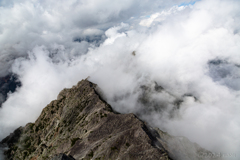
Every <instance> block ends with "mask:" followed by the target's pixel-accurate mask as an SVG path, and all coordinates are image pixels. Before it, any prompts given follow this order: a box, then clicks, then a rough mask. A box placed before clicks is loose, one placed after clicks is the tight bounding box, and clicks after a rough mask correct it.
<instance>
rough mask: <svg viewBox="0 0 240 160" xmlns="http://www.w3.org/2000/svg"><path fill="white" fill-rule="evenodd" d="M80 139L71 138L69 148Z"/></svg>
mask: <svg viewBox="0 0 240 160" xmlns="http://www.w3.org/2000/svg"><path fill="white" fill-rule="evenodd" d="M79 139H80V138H73V139H71V142H72V143H71V147H72V146H74V145H75V143H76V142H77V140H79Z"/></svg>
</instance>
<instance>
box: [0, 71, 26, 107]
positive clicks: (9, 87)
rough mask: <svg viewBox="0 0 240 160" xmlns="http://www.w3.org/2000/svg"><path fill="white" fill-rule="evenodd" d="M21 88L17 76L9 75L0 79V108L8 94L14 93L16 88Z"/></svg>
mask: <svg viewBox="0 0 240 160" xmlns="http://www.w3.org/2000/svg"><path fill="white" fill-rule="evenodd" d="M20 86H21V82H20V81H19V80H18V77H17V75H15V74H9V75H7V76H5V77H0V107H1V105H2V103H3V102H5V101H6V99H7V94H8V93H9V92H15V91H16V88H17V87H20Z"/></svg>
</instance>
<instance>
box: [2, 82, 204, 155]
mask: <svg viewBox="0 0 240 160" xmlns="http://www.w3.org/2000/svg"><path fill="white" fill-rule="evenodd" d="M97 90H98V88H97V85H96V84H93V83H91V82H89V81H87V80H82V81H80V82H79V83H78V84H77V85H76V86H73V87H72V88H71V89H64V90H62V91H61V92H60V93H59V95H58V97H57V100H54V101H52V102H51V103H50V104H49V105H47V106H46V107H45V108H44V109H43V110H42V113H41V115H40V116H39V118H38V119H37V120H36V121H35V123H28V124H27V125H26V126H25V127H20V128H18V129H17V130H16V131H14V133H12V134H11V135H9V136H8V137H6V138H5V139H4V140H3V141H2V142H1V143H2V144H3V143H5V144H7V145H8V147H9V149H8V150H7V151H6V152H5V154H6V155H7V157H8V159H11V160H12V159H13V160H25V159H26V160H51V159H52V160H73V159H75V160H80V159H113V160H115V159H123V160H127V159H136V160H140V159H142V160H147V159H149V160H150V159H156V160H157V159H162V160H168V159H172V158H173V159H182V158H183V159H184V158H185V160H187V159H189V160H190V159H191V160H193V159H202V158H201V157H200V158H199V157H197V156H196V153H197V152H200V151H204V152H205V150H203V149H201V147H199V146H198V145H194V144H193V143H191V142H190V141H187V140H186V139H185V141H187V143H186V142H184V145H185V146H184V145H183V143H182V141H181V140H179V139H178V138H176V137H172V136H170V135H168V134H167V133H164V132H162V131H160V130H154V129H152V128H151V127H148V126H147V125H146V124H145V123H144V122H142V121H141V120H139V119H138V118H137V117H136V116H135V115H134V114H119V113H116V112H114V111H113V110H112V108H111V106H110V105H109V104H107V103H106V102H105V101H104V100H103V99H102V98H101V96H100V95H99V94H98V92H97ZM174 139H175V140H174ZM168 142H171V143H168ZM169 144H170V145H169ZM171 145H172V146H171ZM180 147H182V148H180ZM189 147H190V148H189ZM188 150H189V151H188ZM170 157H171V158H170Z"/></svg>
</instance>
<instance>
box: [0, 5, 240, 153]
mask: <svg viewBox="0 0 240 160" xmlns="http://www.w3.org/2000/svg"><path fill="white" fill-rule="evenodd" d="M157 2H158V1H154V0H152V1H141V2H137V1H134V0H132V1H126V3H120V1H115V2H111V5H107V4H110V2H109V1H107V0H102V1H93V0H92V1H87V2H85V1H68V2H63V3H56V1H43V2H41V3H37V2H35V1H32V2H31V3H30V2H25V3H22V4H20V3H15V5H14V6H13V7H10V9H9V8H6V7H5V8H1V10H2V11H3V12H1V13H0V14H1V17H3V15H4V14H9V15H10V17H11V18H9V20H7V19H6V18H4V20H3V21H4V26H3V28H2V29H1V30H2V34H1V37H0V38H1V41H0V43H1V45H0V46H1V55H0V56H1V57H3V62H1V63H0V65H2V66H7V67H6V69H5V70H7V69H9V66H11V68H10V71H11V72H13V73H15V74H17V75H19V78H20V81H21V82H22V86H21V88H18V90H17V92H15V93H12V94H9V98H8V100H7V101H6V102H5V103H4V104H3V107H2V108H1V109H0V138H3V137H4V136H6V135H7V134H8V133H9V132H10V131H12V130H13V129H15V128H17V127H18V126H19V125H24V124H25V123H27V122H29V121H31V122H33V121H34V120H35V119H36V118H37V117H38V115H39V114H40V112H41V109H42V108H43V107H44V106H46V105H47V104H48V103H49V102H50V101H51V100H53V99H55V98H56V96H57V94H58V93H59V92H60V90H62V89H63V88H64V87H71V86H72V85H74V84H76V83H77V82H78V81H79V80H81V79H85V78H86V77H88V76H90V78H89V79H90V80H91V81H93V82H94V83H97V84H98V85H99V87H100V88H101V89H102V92H103V94H104V96H105V98H106V100H107V102H109V103H110V104H111V105H112V107H113V108H114V109H115V110H117V111H119V112H121V113H129V112H133V113H135V114H137V115H138V116H140V117H141V118H142V119H143V120H145V121H147V122H148V123H149V124H151V125H153V126H155V127H159V128H160V129H162V130H164V131H167V132H169V133H170V134H173V135H177V136H186V137H188V138H189V139H190V140H192V141H194V142H197V143H199V144H200V145H201V146H202V147H204V148H206V149H209V150H211V151H214V152H223V153H230V152H231V153H232V152H234V153H239V148H240V139H239V138H238V137H239V136H238V133H239V131H240V119H239V113H240V110H239V103H240V101H239V94H240V92H239V83H238V80H239V74H238V73H239V70H240V68H239V64H240V57H239V50H240V45H239V44H240V43H239V42H240V35H239V29H240V25H239V23H237V20H238V19H239V6H240V4H239V1H234V0H232V1H224V0H221V1H220V0H213V1H211V2H210V1H206V0H202V1H196V2H195V4H194V5H189V6H184V7H183V6H179V4H181V3H182V2H183V1H172V2H170V3H167V4H164V3H162V2H160V3H157ZM188 2H189V1H188ZM188 2H186V3H188ZM156 4H158V5H157V6H159V5H161V4H162V5H163V6H164V7H165V9H164V10H163V9H162V8H161V9H159V8H158V10H157V7H155V6H156ZM53 6H54V7H53ZM65 6H68V7H65ZM151 10H152V11H151ZM16 13H18V14H16ZM104 13H105V14H104ZM14 17H15V18H16V19H14ZM0 19H1V18H0ZM23 22H25V23H23ZM121 22H123V23H121ZM12 23H13V24H14V25H10V24H12ZM7 26H8V27H7ZM16 26H19V27H18V28H19V30H16V31H15V29H16ZM39 26H40V27H39ZM9 27H10V29H9ZM13 31H15V32H14V36H9V35H12V33H13ZM10 37H13V38H10ZM74 40H75V41H74ZM10 57H12V58H10ZM7 58H8V59H10V61H7V60H6V59H7ZM218 61H219V63H217V62H218ZM220 62H221V63H220ZM7 64H8V65H7ZM2 73H3V71H2ZM160 86H161V87H160Z"/></svg>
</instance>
